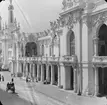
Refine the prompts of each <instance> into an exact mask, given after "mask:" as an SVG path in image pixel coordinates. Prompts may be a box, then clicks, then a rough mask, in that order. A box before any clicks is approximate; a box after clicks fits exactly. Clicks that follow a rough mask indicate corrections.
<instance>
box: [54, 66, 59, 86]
mask: <svg viewBox="0 0 107 105" xmlns="http://www.w3.org/2000/svg"><path fill="white" fill-rule="evenodd" d="M54 80H55V81H54V84H55V85H57V84H58V66H57V65H54Z"/></svg>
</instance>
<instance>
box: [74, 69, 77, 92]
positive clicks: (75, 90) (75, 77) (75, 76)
mask: <svg viewBox="0 0 107 105" xmlns="http://www.w3.org/2000/svg"><path fill="white" fill-rule="evenodd" d="M74 92H75V93H77V69H76V68H74Z"/></svg>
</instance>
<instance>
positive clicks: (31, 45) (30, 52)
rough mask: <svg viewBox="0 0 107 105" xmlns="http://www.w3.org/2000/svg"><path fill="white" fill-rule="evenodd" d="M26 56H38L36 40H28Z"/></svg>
mask: <svg viewBox="0 0 107 105" xmlns="http://www.w3.org/2000/svg"><path fill="white" fill-rule="evenodd" d="M25 56H26V57H33V56H37V45H36V43H35V42H28V43H27V44H26V46H25Z"/></svg>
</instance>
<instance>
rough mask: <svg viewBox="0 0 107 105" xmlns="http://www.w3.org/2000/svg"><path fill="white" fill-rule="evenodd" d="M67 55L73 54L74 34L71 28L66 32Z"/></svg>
mask: <svg viewBox="0 0 107 105" xmlns="http://www.w3.org/2000/svg"><path fill="white" fill-rule="evenodd" d="M67 55H69V56H72V55H75V36H74V32H73V31H72V30H70V31H69V32H68V33H67Z"/></svg>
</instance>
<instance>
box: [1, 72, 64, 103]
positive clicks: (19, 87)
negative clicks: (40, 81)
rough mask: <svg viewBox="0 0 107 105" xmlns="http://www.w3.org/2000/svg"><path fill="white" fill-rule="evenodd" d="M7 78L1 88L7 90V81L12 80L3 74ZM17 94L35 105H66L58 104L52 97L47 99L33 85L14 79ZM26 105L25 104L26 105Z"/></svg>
mask: <svg viewBox="0 0 107 105" xmlns="http://www.w3.org/2000/svg"><path fill="white" fill-rule="evenodd" d="M2 74H3V75H4V76H5V81H4V82H1V86H0V87H1V88H2V89H4V90H5V88H6V83H7V81H10V80H11V77H10V74H8V73H2ZM14 82H15V87H16V92H17V93H18V95H19V97H21V98H23V99H25V100H27V101H29V102H31V103H34V104H33V105H35V103H36V104H37V105H64V103H61V102H58V101H56V100H54V99H52V98H50V97H47V96H45V95H43V94H41V93H38V92H37V91H36V90H35V88H36V87H32V84H31V83H26V82H25V81H22V80H20V79H14ZM24 105H25V104H24Z"/></svg>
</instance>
